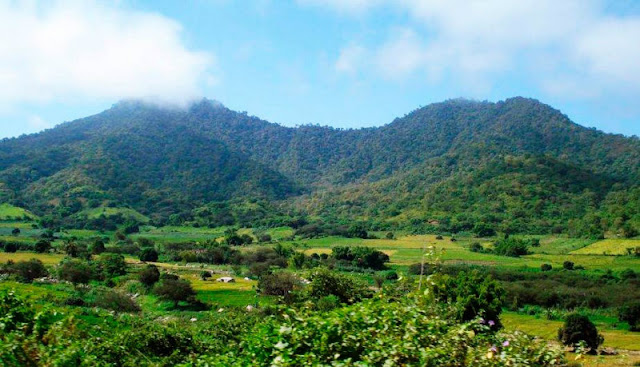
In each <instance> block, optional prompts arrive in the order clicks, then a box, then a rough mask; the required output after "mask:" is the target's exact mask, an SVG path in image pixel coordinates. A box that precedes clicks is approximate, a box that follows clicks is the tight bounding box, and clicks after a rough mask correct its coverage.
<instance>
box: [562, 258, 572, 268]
mask: <svg viewBox="0 0 640 367" xmlns="http://www.w3.org/2000/svg"><path fill="white" fill-rule="evenodd" d="M573 267H574V264H573V262H572V261H568V260H567V261H565V262H563V263H562V268H563V269H565V270H573Z"/></svg>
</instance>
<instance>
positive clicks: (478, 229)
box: [473, 222, 496, 237]
mask: <svg viewBox="0 0 640 367" xmlns="http://www.w3.org/2000/svg"><path fill="white" fill-rule="evenodd" d="M473 233H475V234H476V237H492V236H495V235H496V230H495V229H494V228H493V227H492V226H490V225H488V224H487V223H482V222H480V223H476V224H475V226H473Z"/></svg>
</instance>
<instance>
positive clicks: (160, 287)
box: [153, 279, 196, 307]
mask: <svg viewBox="0 0 640 367" xmlns="http://www.w3.org/2000/svg"><path fill="white" fill-rule="evenodd" d="M153 293H154V294H155V295H156V296H158V297H160V298H161V299H163V300H165V301H171V302H173V306H174V307H178V303H179V302H181V301H186V302H192V301H193V300H194V298H195V296H196V292H195V291H194V290H193V288H192V287H191V283H189V282H188V281H187V280H184V279H163V280H162V281H161V282H160V283H157V284H156V285H155V286H154V287H153Z"/></svg>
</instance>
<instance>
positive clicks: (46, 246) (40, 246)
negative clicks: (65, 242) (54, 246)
mask: <svg viewBox="0 0 640 367" xmlns="http://www.w3.org/2000/svg"><path fill="white" fill-rule="evenodd" d="M34 249H35V250H36V252H37V253H40V254H42V253H45V252H48V251H49V250H50V249H51V242H49V241H47V240H38V242H36V245H35V246H34Z"/></svg>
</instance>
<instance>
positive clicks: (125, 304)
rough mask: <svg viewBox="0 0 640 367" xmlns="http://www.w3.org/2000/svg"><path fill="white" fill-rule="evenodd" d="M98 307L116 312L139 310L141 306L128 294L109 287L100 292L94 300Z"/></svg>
mask: <svg viewBox="0 0 640 367" xmlns="http://www.w3.org/2000/svg"><path fill="white" fill-rule="evenodd" d="M94 305H95V306H96V307H100V308H104V309H107V310H113V311H116V312H138V311H140V306H138V304H137V303H136V302H135V301H134V300H133V299H132V298H131V297H129V296H128V295H126V294H124V293H122V292H119V291H115V290H112V289H107V290H105V291H102V292H100V293H98V295H97V296H96V300H95V302H94Z"/></svg>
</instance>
